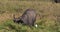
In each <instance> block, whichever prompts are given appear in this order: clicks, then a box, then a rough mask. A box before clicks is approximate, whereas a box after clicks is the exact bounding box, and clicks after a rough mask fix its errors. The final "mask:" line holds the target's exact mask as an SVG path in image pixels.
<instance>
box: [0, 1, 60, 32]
mask: <svg viewBox="0 0 60 32" xmlns="http://www.w3.org/2000/svg"><path fill="white" fill-rule="evenodd" d="M28 8H33V9H35V11H36V12H37V15H38V16H37V18H36V24H37V25H38V27H37V28H36V27H29V26H28V25H22V24H17V23H14V22H13V14H15V15H16V17H20V16H21V15H22V14H23V13H24V11H25V10H26V9H28ZM59 10H60V3H55V2H53V1H50V0H36V1H34V0H33V1H32V0H30V1H27V0H0V32H60V24H59V23H60V14H59V13H60V11H59Z"/></svg>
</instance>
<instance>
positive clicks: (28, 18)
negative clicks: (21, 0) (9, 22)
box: [13, 9, 36, 26]
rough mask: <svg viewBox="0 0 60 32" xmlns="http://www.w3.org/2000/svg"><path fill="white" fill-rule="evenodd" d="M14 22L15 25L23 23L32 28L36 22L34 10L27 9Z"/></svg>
mask: <svg viewBox="0 0 60 32" xmlns="http://www.w3.org/2000/svg"><path fill="white" fill-rule="evenodd" d="M13 17H14V22H17V23H24V24H26V25H29V26H34V23H35V21H36V12H35V10H34V9H27V10H26V11H25V12H24V13H23V15H22V16H21V17H18V18H15V16H13Z"/></svg>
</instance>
